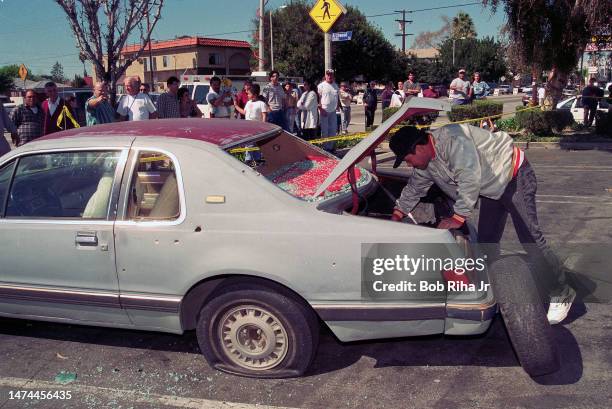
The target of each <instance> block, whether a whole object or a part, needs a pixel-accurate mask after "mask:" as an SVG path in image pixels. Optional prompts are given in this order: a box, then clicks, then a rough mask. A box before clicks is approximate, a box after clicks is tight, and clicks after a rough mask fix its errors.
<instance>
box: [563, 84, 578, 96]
mask: <svg viewBox="0 0 612 409" xmlns="http://www.w3.org/2000/svg"><path fill="white" fill-rule="evenodd" d="M562 94H563V95H565V96H568V97H569V96H574V95H578V88H577V87H576V86H575V85H568V86H567V87H565V88H563V92H562Z"/></svg>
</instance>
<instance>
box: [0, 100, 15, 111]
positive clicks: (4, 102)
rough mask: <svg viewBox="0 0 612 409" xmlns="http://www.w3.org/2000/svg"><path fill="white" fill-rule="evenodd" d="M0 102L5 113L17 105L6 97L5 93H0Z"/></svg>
mask: <svg viewBox="0 0 612 409" xmlns="http://www.w3.org/2000/svg"><path fill="white" fill-rule="evenodd" d="M0 103H1V104H2V105H3V106H4V111H5V112H6V113H7V114H10V113H11V112H12V111H13V109H15V108H16V107H17V104H15V103H14V102H13V101H11V99H10V98H9V97H7V96H6V95H0Z"/></svg>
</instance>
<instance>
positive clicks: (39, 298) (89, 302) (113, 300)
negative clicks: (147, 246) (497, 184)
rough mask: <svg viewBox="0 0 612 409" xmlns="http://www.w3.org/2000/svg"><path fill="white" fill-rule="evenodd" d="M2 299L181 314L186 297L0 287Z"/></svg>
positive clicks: (7, 285)
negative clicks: (180, 310) (181, 306)
mask: <svg viewBox="0 0 612 409" xmlns="http://www.w3.org/2000/svg"><path fill="white" fill-rule="evenodd" d="M0 299H11V300H22V301H35V302H48V303H56V304H76V305H83V306H92V307H108V308H119V309H121V308H123V309H135V310H147V311H160V312H171V313H178V312H179V309H180V305H181V302H182V301H183V297H180V296H172V295H169V296H164V295H147V294H140V293H128V294H119V293H118V292H117V293H115V292H107V291H81V290H71V289H60V288H41V287H28V286H23V285H10V284H0Z"/></svg>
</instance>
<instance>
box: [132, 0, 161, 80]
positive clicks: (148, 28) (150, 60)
mask: <svg viewBox="0 0 612 409" xmlns="http://www.w3.org/2000/svg"><path fill="white" fill-rule="evenodd" d="M147 32H148V33H149V70H150V72H151V91H152V92H154V91H155V84H154V82H153V47H151V35H152V34H153V33H151V21H149V9H147ZM145 82H146V81H145ZM126 92H127V91H126Z"/></svg>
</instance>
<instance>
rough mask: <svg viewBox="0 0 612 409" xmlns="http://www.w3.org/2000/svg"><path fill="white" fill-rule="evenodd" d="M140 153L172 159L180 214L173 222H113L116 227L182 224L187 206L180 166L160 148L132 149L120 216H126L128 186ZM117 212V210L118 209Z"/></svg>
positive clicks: (173, 156) (169, 154)
mask: <svg viewBox="0 0 612 409" xmlns="http://www.w3.org/2000/svg"><path fill="white" fill-rule="evenodd" d="M142 151H146V152H158V153H161V154H164V155H167V156H168V157H169V158H170V159H172V161H173V162H174V169H175V170H176V181H177V185H178V189H179V207H180V214H179V217H178V218H177V219H175V220H152V221H148V220H117V221H116V222H115V225H116V226H143V227H159V226H177V225H179V224H182V223H183V222H184V221H185V219H186V218H187V204H186V200H185V188H184V185H183V172H182V171H181V165H180V163H179V161H178V159H177V157H176V156H175V155H174V154H173V153H171V152H169V151H167V150H165V149H162V148H155V147H140V146H139V147H136V148H134V147H133V148H132V152H133V157H132V163H131V164H130V171H129V175H128V178H127V180H126V182H127V187H126V189H125V190H124V194H123V200H122V203H121V205H120V206H121V207H122V208H121V210H120V211H121V215H122V217H124V218H125V217H126V214H127V205H128V203H127V202H128V200H129V197H130V192H129V189H130V186H131V184H132V177H133V175H134V171H135V169H136V166H137V163H138V162H137V161H138V156H139V155H140V152H142ZM118 212H119V209H118Z"/></svg>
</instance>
